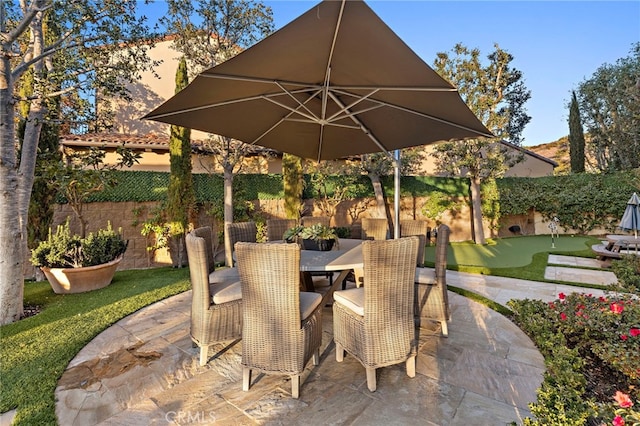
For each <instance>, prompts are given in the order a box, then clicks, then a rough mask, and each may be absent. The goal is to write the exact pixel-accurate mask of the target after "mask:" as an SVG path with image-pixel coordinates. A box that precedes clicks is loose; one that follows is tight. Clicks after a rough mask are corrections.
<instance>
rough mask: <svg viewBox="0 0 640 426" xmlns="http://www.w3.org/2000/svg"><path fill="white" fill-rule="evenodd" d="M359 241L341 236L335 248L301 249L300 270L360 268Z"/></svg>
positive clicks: (319, 270)
mask: <svg viewBox="0 0 640 426" xmlns="http://www.w3.org/2000/svg"><path fill="white" fill-rule="evenodd" d="M361 243H362V240H353V239H348V238H341V239H340V240H339V247H338V249H337V250H336V249H334V250H329V251H315V250H302V251H301V252H300V270H301V271H303V272H325V271H327V272H328V271H343V270H346V269H358V268H362V267H363V260H362V248H361V247H360V244H361Z"/></svg>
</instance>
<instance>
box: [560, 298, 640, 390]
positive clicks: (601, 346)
mask: <svg viewBox="0 0 640 426" xmlns="http://www.w3.org/2000/svg"><path fill="white" fill-rule="evenodd" d="M549 308H550V312H549V314H550V315H551V316H552V317H553V316H554V315H555V316H557V318H558V319H559V321H556V326H557V329H558V331H559V332H561V333H562V334H563V335H564V336H565V337H566V339H567V343H568V344H569V346H570V347H574V348H578V349H580V350H583V349H584V350H589V351H591V352H592V353H593V354H594V355H595V356H597V357H598V358H600V359H601V360H602V361H603V362H604V363H605V364H607V365H609V366H611V367H612V368H614V369H616V370H618V371H620V372H621V373H622V374H624V375H626V376H627V377H629V378H630V379H632V380H637V379H639V378H640V300H638V299H637V298H635V297H633V296H631V295H628V294H624V295H623V294H618V295H609V296H608V297H603V296H602V297H593V296H591V295H583V294H578V293H573V294H571V295H569V296H566V295H564V294H562V293H560V294H559V298H558V300H557V301H556V302H551V303H549Z"/></svg>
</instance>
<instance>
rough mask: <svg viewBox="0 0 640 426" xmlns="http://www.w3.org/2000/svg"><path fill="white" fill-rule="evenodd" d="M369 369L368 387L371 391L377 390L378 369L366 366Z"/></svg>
mask: <svg viewBox="0 0 640 426" xmlns="http://www.w3.org/2000/svg"><path fill="white" fill-rule="evenodd" d="M366 370H367V387H368V388H369V390H370V391H371V392H375V391H376V387H377V386H376V369H375V368H372V367H366Z"/></svg>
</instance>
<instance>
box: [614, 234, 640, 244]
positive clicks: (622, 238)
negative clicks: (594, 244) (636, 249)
mask: <svg viewBox="0 0 640 426" xmlns="http://www.w3.org/2000/svg"><path fill="white" fill-rule="evenodd" d="M607 241H609V242H610V243H614V244H615V243H622V242H624V243H626V244H640V236H639V237H638V238H635V237H634V236H633V235H619V234H609V235H607Z"/></svg>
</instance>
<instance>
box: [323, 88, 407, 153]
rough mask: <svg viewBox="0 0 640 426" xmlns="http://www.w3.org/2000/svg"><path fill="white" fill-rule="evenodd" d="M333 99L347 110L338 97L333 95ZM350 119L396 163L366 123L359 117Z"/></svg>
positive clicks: (352, 116) (353, 116) (350, 116)
mask: <svg viewBox="0 0 640 426" xmlns="http://www.w3.org/2000/svg"><path fill="white" fill-rule="evenodd" d="M332 98H333V100H334V102H335V103H336V104H338V105H339V106H340V107H341V108H345V104H344V103H343V102H342V101H341V100H340V99H339V98H338V97H336V96H334V95H332ZM349 118H351V120H353V122H354V123H356V124H357V125H358V126H360V129H361V130H362V132H363V133H364V134H365V135H367V136H368V137H369V139H371V140H372V141H373V143H374V144H376V146H377V147H378V148H380V150H381V151H382V152H384V153H385V154H386V155H387V156H388V157H389V158H391V161H395V159H394V158H393V156H392V155H391V153H390V152H389V150H388V149H387V148H386V147H385V146H384V145H383V144H382V143H381V142H380V141H379V140H378V138H376V137H375V135H374V134H372V133H371V131H370V130H369V128H368V127H367V126H365V125H364V123H363V122H362V121H360V119H359V118H358V117H356V116H355V115H349Z"/></svg>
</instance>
